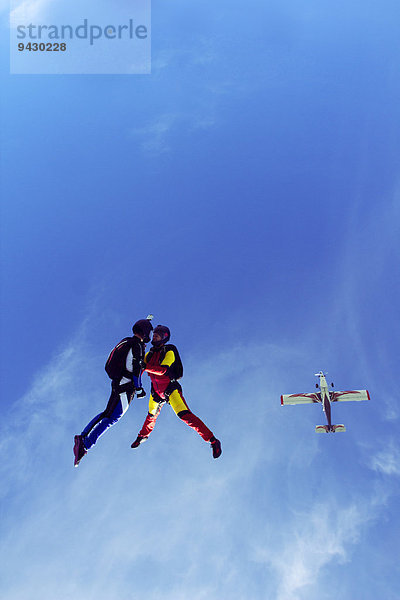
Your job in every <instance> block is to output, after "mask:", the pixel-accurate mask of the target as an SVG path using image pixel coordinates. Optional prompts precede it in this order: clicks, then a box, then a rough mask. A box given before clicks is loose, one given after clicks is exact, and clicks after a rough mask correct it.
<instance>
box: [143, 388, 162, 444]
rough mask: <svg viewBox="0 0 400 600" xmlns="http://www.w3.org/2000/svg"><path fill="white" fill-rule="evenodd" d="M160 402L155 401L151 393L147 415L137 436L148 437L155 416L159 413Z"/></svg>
mask: <svg viewBox="0 0 400 600" xmlns="http://www.w3.org/2000/svg"><path fill="white" fill-rule="evenodd" d="M161 407H162V404H161V403H160V402H156V401H155V400H154V398H153V394H152V395H151V396H150V400H149V412H148V414H147V417H146V419H145V421H144V423H143V426H142V429H141V430H140V431H139V436H140V437H142V438H148V437H149V435H150V434H151V432H152V431H153V429H154V426H155V424H156V421H157V417H158V415H159V414H160V411H161Z"/></svg>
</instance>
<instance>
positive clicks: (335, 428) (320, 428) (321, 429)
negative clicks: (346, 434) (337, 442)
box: [315, 425, 346, 433]
mask: <svg viewBox="0 0 400 600" xmlns="http://www.w3.org/2000/svg"><path fill="white" fill-rule="evenodd" d="M342 431H346V427H345V426H344V425H332V428H331V429H329V425H316V426H315V433H330V432H332V433H340V432H342Z"/></svg>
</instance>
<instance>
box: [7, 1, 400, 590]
mask: <svg viewBox="0 0 400 600" xmlns="http://www.w3.org/2000/svg"><path fill="white" fill-rule="evenodd" d="M217 4H218V6H216V5H215V3H212V2H207V1H206V2H203V3H201V4H197V5H191V6H188V5H187V3H185V2H182V1H173V2H169V3H167V4H165V3H162V2H157V1H153V3H152V74H151V75H141V76H139V75H138V76H115V75H103V76H96V75H80V76H73V75H68V76H51V75H48V76H34V75H31V76H18V75H12V76H11V75H9V54H8V40H7V35H8V32H7V27H8V25H7V23H8V9H7V3H2V12H1V26H2V33H3V35H2V36H1V45H2V46H1V48H2V52H1V59H0V60H1V132H2V133H1V144H2V159H1V160H2V162H1V167H2V170H1V189H2V215H1V227H2V236H1V237H2V247H1V248H2V289H1V293H2V305H3V307H2V340H3V342H2V348H1V352H2V355H1V380H2V400H1V411H2V415H1V416H2V418H1V430H2V431H1V438H0V445H1V446H0V447H1V451H2V456H3V461H2V466H1V470H2V474H1V481H2V486H1V490H2V492H1V530H2V536H1V540H2V541H1V546H0V553H1V561H0V564H1V577H0V581H1V583H0V594H1V596H2V597H4V598H7V600H17V599H18V600H30V599H31V598H37V597H41V598H42V599H43V600H50V599H53V598H54V597H57V598H59V599H60V600H69V599H70V598H76V597H79V598H85V599H86V600H92V599H93V600H94V599H96V600H109V599H110V598H113V597H118V596H120V597H123V598H125V599H126V600H136V599H139V598H140V599H142V598H146V600H158V599H160V598H162V599H163V600H169V599H170V598H171V599H172V598H174V600H181V599H186V598H188V597H190V598H193V600H203V599H204V598H207V599H211V600H214V599H215V600H216V599H217V598H218V599H220V598H230V599H232V600H241V599H243V598H250V599H253V600H261V599H262V600H264V599H265V598H268V599H271V600H272V599H273V600H306V599H307V600H314V599H317V598H318V599H319V600H331V599H333V598H341V600H350V599H351V600H358V599H360V600H376V598H378V597H379V598H385V600H398V598H399V597H400V596H399V592H398V590H399V588H400V573H399V567H398V560H397V556H398V553H399V542H398V535H397V533H396V532H397V531H398V530H399V526H400V523H399V516H398V499H399V476H400V466H399V465H400V445H399V441H398V440H399V437H398V426H399V419H400V412H399V408H398V399H397V389H398V377H397V368H398V358H399V351H398V340H399V325H398V309H396V306H398V305H399V300H400V298H399V288H400V278H399V216H400V215H399V204H400V180H399V150H400V148H399V146H400V142H399V140H400V135H399V133H400V132H399V118H400V109H399V106H400V80H399V76H398V73H399V64H400V48H399V38H398V23H399V18H400V10H399V7H398V3H397V2H395V1H386V2H384V3H383V4H382V3H381V4H380V5H379V6H378V5H376V3H375V2H371V1H370V0H367V1H366V2H365V1H364V2H352V3H345V2H336V3H335V6H332V5H331V3H328V2H320V1H317V0H311V2H303V1H295V0H286V1H283V2H282V1H281V2H268V3H264V2H260V1H259V0H257V1H255V0H254V1H252V2H247V3H246V6H245V7H244V6H243V7H242V6H238V5H236V6H232V4H231V3H228V2H226V1H225V0H223V1H222V2H219V3H217ZM37 9H38V11H39V12H40V10H42V11H45V9H46V2H42V3H40V2H38V3H37ZM99 10H101V9H99ZM99 14H100V13H99ZM149 312H151V313H153V314H154V315H155V322H156V323H163V324H167V325H169V326H170V328H171V330H172V341H173V342H174V343H176V344H177V346H178V347H179V349H180V351H181V355H182V358H183V361H184V365H185V376H184V379H183V388H184V393H185V397H186V399H187V401H188V403H189V406H190V407H191V408H192V410H193V411H194V412H195V413H196V414H198V415H199V416H200V417H201V418H203V419H204V421H205V422H206V423H207V424H208V425H209V426H210V428H212V429H213V431H214V432H215V434H216V435H217V436H218V437H219V438H220V439H221V441H222V445H223V455H222V457H221V458H220V459H218V460H217V461H214V460H213V459H212V458H211V452H210V449H209V447H208V446H207V445H206V444H204V443H203V442H202V440H201V439H200V438H199V437H198V436H196V435H195V434H194V433H193V432H192V431H191V430H189V429H188V428H187V427H185V425H184V424H183V423H181V422H180V421H179V420H178V419H176V417H175V416H174V414H173V413H172V411H171V410H169V407H165V408H164V409H163V412H162V414H161V416H160V418H159V421H158V423H157V426H156V429H155V431H154V433H153V435H152V437H151V439H150V440H149V442H148V443H147V444H145V445H144V446H142V447H140V448H139V449H138V450H137V451H135V452H134V451H132V450H131V449H130V443H131V442H132V441H133V439H134V438H135V437H136V434H137V431H138V430H139V428H140V426H141V424H142V421H143V419H144V417H145V414H146V412H147V399H144V400H137V401H135V403H134V404H133V405H132V406H131V407H130V408H129V411H128V413H127V414H126V415H125V416H124V418H123V419H122V420H121V421H120V422H119V423H118V424H117V425H116V426H115V427H113V428H112V429H111V430H110V431H109V432H107V434H106V435H105V436H104V437H103V438H101V440H100V441H99V442H98V444H97V445H96V447H95V448H94V449H93V450H92V451H91V452H90V453H89V455H88V456H87V457H86V458H85V459H84V460H83V461H82V463H81V465H80V467H79V469H74V468H73V455H72V445H73V436H74V434H75V433H78V432H80V431H81V429H82V428H83V427H84V426H85V425H86V423H87V422H88V421H89V420H90V419H91V418H92V417H93V416H94V415H95V414H96V413H97V412H99V411H101V410H102V409H103V408H104V406H105V403H106V401H107V399H108V394H109V381H108V379H107V377H106V374H105V372H104V362H105V359H106V357H107V355H108V353H109V351H110V349H111V348H112V346H113V344H114V343H115V342H117V341H118V340H119V339H121V338H122V337H124V336H125V335H128V334H129V332H130V328H131V325H132V323H133V322H134V321H135V320H137V319H138V318H142V317H144V316H146V315H147V314H148V313H149ZM320 369H323V370H326V371H328V373H329V379H330V380H331V379H332V380H333V381H334V382H335V386H336V388H337V389H362V388H368V389H369V391H370V394H371V398H372V400H371V402H370V403H360V404H356V403H354V404H352V403H344V405H336V406H334V407H333V420H334V422H339V423H345V424H346V426H347V432H346V433H345V434H342V435H338V436H316V435H315V433H314V427H315V424H319V423H323V415H322V414H321V410H320V408H319V407H317V406H293V407H281V406H280V401H279V398H280V395H281V394H284V393H295V392H311V391H313V389H314V383H315V378H314V377H313V374H314V373H315V372H317V371H319V370H320ZM10 382H12V383H11V385H10ZM145 386H146V388H147V389H148V388H149V385H148V381H146V382H145Z"/></svg>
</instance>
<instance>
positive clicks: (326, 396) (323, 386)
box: [281, 371, 370, 433]
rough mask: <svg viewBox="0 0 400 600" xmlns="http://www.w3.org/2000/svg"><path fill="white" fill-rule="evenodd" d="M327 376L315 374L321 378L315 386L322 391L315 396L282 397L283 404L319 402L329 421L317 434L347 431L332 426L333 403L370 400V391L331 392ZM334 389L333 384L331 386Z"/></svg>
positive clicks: (318, 427)
mask: <svg viewBox="0 0 400 600" xmlns="http://www.w3.org/2000/svg"><path fill="white" fill-rule="evenodd" d="M325 375H327V373H323V372H322V371H320V372H319V373H315V376H316V377H319V385H318V383H316V384H315V387H316V388H318V387H319V389H320V391H319V392H316V393H315V394H286V395H284V396H281V404H282V406H283V405H284V404H313V403H316V402H319V403H320V404H322V409H323V411H324V413H325V416H326V419H327V421H328V424H327V425H316V427H315V432H316V433H329V432H332V433H335V432H336V431H337V432H340V431H346V427H345V426H344V425H332V421H331V402H342V401H348V400H357V401H360V400H370V397H369V392H368V390H353V391H349V392H334V391H329V389H328V384H327V383H326V379H325ZM331 385H332V387H333V383H332V384H331Z"/></svg>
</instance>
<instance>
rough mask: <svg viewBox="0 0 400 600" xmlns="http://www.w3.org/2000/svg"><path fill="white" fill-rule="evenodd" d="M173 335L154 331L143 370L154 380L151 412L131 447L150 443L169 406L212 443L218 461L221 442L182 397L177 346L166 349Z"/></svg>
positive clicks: (162, 328) (165, 329) (158, 329)
mask: <svg viewBox="0 0 400 600" xmlns="http://www.w3.org/2000/svg"><path fill="white" fill-rule="evenodd" d="M170 335H171V334H170V331H169V329H168V327H165V326H164V325H157V327H156V328H155V329H154V331H153V339H152V349H151V350H150V351H149V352H147V354H146V356H145V359H144V362H145V367H144V370H145V371H147V373H148V374H149V376H150V379H151V395H150V400H149V412H148V415H147V417H146V419H145V421H144V423H143V427H142V429H141V430H140V432H139V435H138V436H137V438H136V440H135V441H134V442H133V444H132V445H131V447H132V448H138V447H139V446H140V444H141V443H142V442H145V441H146V440H147V439H148V437H149V435H150V433H151V432H152V431H153V429H154V426H155V424H156V420H157V417H158V415H159V414H160V411H161V408H162V406H163V405H164V404H166V403H168V404H169V405H170V406H171V407H172V409H173V411H174V412H175V414H176V415H177V416H178V417H179V418H180V419H182V421H184V422H185V423H186V424H187V425H189V427H192V429H194V430H195V431H197V433H198V434H199V435H200V436H201V437H202V438H203V440H204V441H206V442H210V444H211V448H212V453H213V457H214V458H218V457H219V456H221V453H222V450H221V442H220V441H219V440H217V438H216V437H215V436H214V434H213V433H212V431H210V430H209V429H208V427H207V426H206V425H205V424H204V423H203V421H201V419H199V417H197V416H196V415H194V414H193V413H192V411H191V410H190V408H189V407H188V405H187V404H186V401H185V399H184V397H183V394H182V387H181V385H180V384H179V383H178V381H177V380H176V379H175V377H176V376H177V377H180V376H181V374H182V373H181V372H180V373H179V365H180V366H181V362H180V358H179V353H178V351H177V349H176V348H175V346H173V345H172V344H168V345H167V346H166V344H167V342H168V340H169V338H170Z"/></svg>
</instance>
